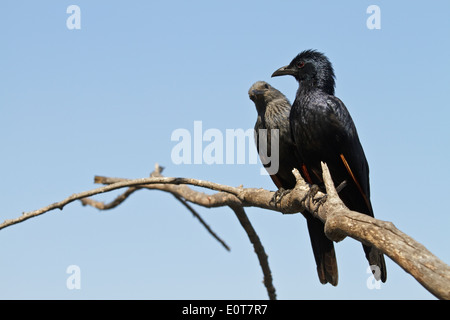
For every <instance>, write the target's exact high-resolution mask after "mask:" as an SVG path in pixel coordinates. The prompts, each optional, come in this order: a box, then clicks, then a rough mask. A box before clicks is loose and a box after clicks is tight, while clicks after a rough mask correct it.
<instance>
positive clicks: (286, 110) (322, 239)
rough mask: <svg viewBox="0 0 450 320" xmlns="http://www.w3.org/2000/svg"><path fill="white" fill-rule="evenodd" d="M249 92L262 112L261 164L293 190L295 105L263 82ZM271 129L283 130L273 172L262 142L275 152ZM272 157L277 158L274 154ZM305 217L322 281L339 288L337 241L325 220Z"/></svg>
mask: <svg viewBox="0 0 450 320" xmlns="http://www.w3.org/2000/svg"><path fill="white" fill-rule="evenodd" d="M248 93H249V97H250V99H251V100H252V101H253V102H254V103H255V106H256V110H257V112H258V117H257V120H256V123H255V142H256V146H257V148H258V152H259V154H260V157H261V161H262V163H263V164H265V167H266V169H267V170H268V172H269V174H270V176H271V178H272V180H273V182H274V183H275V185H276V186H277V187H278V188H279V189H280V188H283V189H292V188H294V186H295V182H296V181H295V178H294V175H293V174H292V169H293V168H296V167H298V162H297V159H298V157H297V156H294V155H293V153H295V152H296V147H295V145H294V143H293V141H292V137H291V129H290V125H289V114H290V111H291V104H290V103H289V101H288V99H287V98H286V97H285V96H284V95H283V94H282V93H281V92H280V91H278V90H277V89H275V88H273V87H272V86H271V85H269V84H268V83H266V82H263V81H258V82H256V83H254V84H253V85H252V87H251V88H250V90H249V92H248ZM261 129H266V130H267V139H263V135H262V134H261V132H260V130H261ZM271 129H275V130H279V131H278V159H279V162H278V163H279V166H278V170H277V171H276V172H273V171H271V168H270V167H269V166H270V165H272V164H273V163H267V160H266V156H265V155H266V152H261V149H260V140H262V141H261V142H262V143H265V144H266V145H267V150H272V147H273V146H272V144H271V141H272V139H271V135H270V133H271ZM269 155H270V156H274V154H273V153H272V154H269ZM272 169H273V168H272ZM305 217H306V220H307V225H308V231H309V236H310V239H311V246H312V249H313V253H314V258H315V260H316V264H317V273H318V276H319V280H320V282H321V283H323V284H325V283H327V282H329V283H331V284H332V285H337V282H338V271H337V262H336V255H335V252H334V246H333V242H332V241H331V240H329V239H328V238H327V237H326V236H325V233H324V224H323V222H322V221H320V220H318V219H315V218H313V217H312V216H311V215H305Z"/></svg>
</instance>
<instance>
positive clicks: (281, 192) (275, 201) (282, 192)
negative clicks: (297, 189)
mask: <svg viewBox="0 0 450 320" xmlns="http://www.w3.org/2000/svg"><path fill="white" fill-rule="evenodd" d="M291 191H292V190H291V189H284V188H280V189H278V190H277V191H275V193H274V195H273V197H272V199H271V200H270V202H269V204H274V205H275V207H276V206H277V205H279V204H280V203H281V199H283V197H284V196H286V195H287V194H289V193H290V192H291Z"/></svg>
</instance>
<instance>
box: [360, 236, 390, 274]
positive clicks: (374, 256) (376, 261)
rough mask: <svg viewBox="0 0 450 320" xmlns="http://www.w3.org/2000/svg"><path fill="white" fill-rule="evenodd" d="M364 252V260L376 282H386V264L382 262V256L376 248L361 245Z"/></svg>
mask: <svg viewBox="0 0 450 320" xmlns="http://www.w3.org/2000/svg"><path fill="white" fill-rule="evenodd" d="M363 249H364V252H365V253H366V259H367V261H369V265H370V267H371V270H372V273H373V275H374V277H375V279H376V280H381V281H382V282H386V279H387V270H386V263H385V261H384V255H383V253H381V252H380V250H378V249H377V248H374V247H370V246H366V245H364V244H363Z"/></svg>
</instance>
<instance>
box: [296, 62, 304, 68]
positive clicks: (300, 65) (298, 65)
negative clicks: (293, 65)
mask: <svg viewBox="0 0 450 320" xmlns="http://www.w3.org/2000/svg"><path fill="white" fill-rule="evenodd" d="M304 66H305V62H304V61H300V62H297V67H298V68H303V67H304Z"/></svg>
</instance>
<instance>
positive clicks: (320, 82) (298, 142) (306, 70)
mask: <svg viewBox="0 0 450 320" xmlns="http://www.w3.org/2000/svg"><path fill="white" fill-rule="evenodd" d="M281 75H292V76H294V77H295V79H296V80H297V81H298V83H299V88H298V91H297V94H296V97H295V101H294V103H293V105H292V108H291V112H290V115H289V120H290V125H291V132H292V140H293V142H294V145H295V148H296V150H297V153H296V154H297V155H298V159H297V162H298V163H299V166H300V165H304V166H305V167H306V169H307V171H308V173H309V176H310V177H311V180H312V183H314V184H317V185H319V186H321V185H322V169H321V164H320V162H321V161H323V162H325V163H326V164H327V165H328V168H329V169H330V173H331V176H332V177H333V180H334V183H335V185H336V186H337V185H339V184H340V183H341V182H343V181H346V182H347V185H346V186H345V188H344V189H343V190H342V191H341V192H340V193H339V195H340V197H341V199H342V201H343V202H344V203H345V205H346V206H347V207H348V208H349V209H351V210H354V211H358V212H361V213H364V214H367V215H370V216H373V209H372V205H371V202H370V185H369V165H368V163H367V160H366V156H365V154H364V150H363V148H362V146H361V143H360V140H359V137H358V133H357V131H356V127H355V125H354V123H353V120H352V118H351V116H350V113H349V112H348V110H347V108H346V107H345V105H344V103H343V102H342V101H341V100H340V99H339V98H337V97H335V96H334V86H335V76H334V71H333V67H332V65H331V63H330V61H329V60H328V58H327V57H326V56H325V55H324V54H322V53H320V52H317V51H315V50H306V51H303V52H301V53H300V54H298V55H297V56H296V57H295V58H294V59H293V60H292V61H291V63H290V64H289V65H287V66H285V67H282V68H280V69H278V70H276V71H275V72H274V73H273V75H272V76H281ZM363 247H364V251H365V254H366V258H367V260H368V261H369V264H370V265H376V266H377V267H378V268H379V269H378V270H379V272H378V273H377V272H375V276H377V275H379V278H380V279H381V280H382V281H383V282H385V281H386V266H385V262H384V257H383V254H382V253H380V252H379V251H378V250H377V249H376V248H372V247H369V246H366V245H363Z"/></svg>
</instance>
